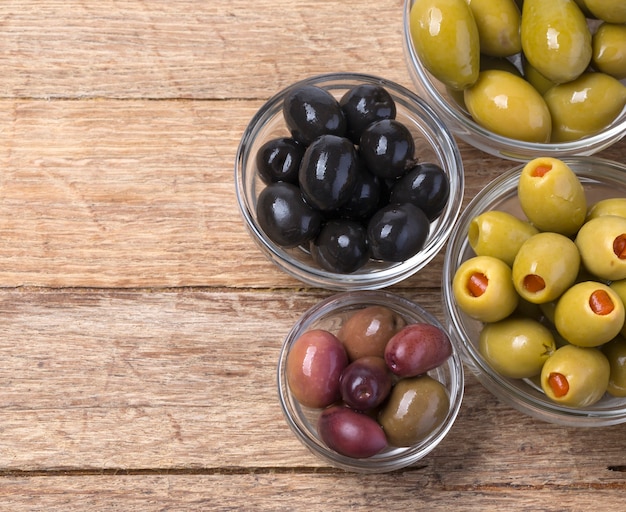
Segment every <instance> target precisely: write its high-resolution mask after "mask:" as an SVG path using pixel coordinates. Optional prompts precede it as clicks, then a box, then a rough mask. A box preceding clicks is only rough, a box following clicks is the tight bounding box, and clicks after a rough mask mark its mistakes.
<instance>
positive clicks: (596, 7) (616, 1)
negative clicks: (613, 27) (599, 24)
mask: <svg viewBox="0 0 626 512" xmlns="http://www.w3.org/2000/svg"><path fill="white" fill-rule="evenodd" d="M583 1H584V3H585V6H586V7H587V9H588V10H589V12H590V13H591V14H592V15H593V16H595V17H596V18H598V19H600V20H603V21H608V22H609V23H626V2H624V0H583Z"/></svg>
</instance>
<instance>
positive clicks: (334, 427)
mask: <svg viewBox="0 0 626 512" xmlns="http://www.w3.org/2000/svg"><path fill="white" fill-rule="evenodd" d="M317 430H318V432H319V435H320V437H321V438H322V441H324V443H326V445H327V446H328V447H329V448H330V449H331V450H334V451H336V452H337V453H340V454H342V455H346V456H347V457H354V458H356V459H362V458H365V457H371V456H373V455H376V454H377V453H379V452H380V451H382V450H383V449H384V448H385V447H386V446H387V438H386V437H385V433H384V432H383V429H382V427H381V426H380V425H379V424H378V422H377V421H376V420H375V419H373V418H371V417H370V416H367V415H366V414H362V413H359V412H356V411H353V410H352V409H349V408H348V407H344V406H341V405H334V406H332V407H329V408H328V409H324V410H323V411H322V413H321V414H320V417H319V420H318V423H317Z"/></svg>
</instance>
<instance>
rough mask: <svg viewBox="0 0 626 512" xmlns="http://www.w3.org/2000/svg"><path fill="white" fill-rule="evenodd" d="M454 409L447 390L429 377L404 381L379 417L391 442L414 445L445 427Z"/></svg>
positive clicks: (398, 444)
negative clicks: (440, 426)
mask: <svg viewBox="0 0 626 512" xmlns="http://www.w3.org/2000/svg"><path fill="white" fill-rule="evenodd" d="M449 406H450V398H449V396H448V392H447V390H446V388H445V387H444V386H443V384H441V382H439V381H438V380H436V379H433V378H432V377H429V376H428V375H422V376H420V377H411V378H408V379H401V380H400V381H398V383H397V384H396V385H395V386H394V388H393V389H392V390H391V396H390V397H389V400H388V401H387V403H386V405H385V406H384V408H383V409H382V410H381V412H380V415H379V418H378V419H379V422H380V424H381V425H382V427H383V430H384V431H385V435H386V436H387V441H388V442H389V444H391V445H393V446H411V445H413V444H416V443H418V442H420V441H421V440H423V439H425V438H426V437H427V436H428V435H429V434H430V433H431V432H433V431H434V430H435V429H436V428H437V427H439V425H441V424H442V423H443V422H444V420H445V418H446V416H447V414H448V409H449Z"/></svg>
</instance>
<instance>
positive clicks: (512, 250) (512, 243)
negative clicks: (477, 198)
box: [467, 210, 539, 266]
mask: <svg viewBox="0 0 626 512" xmlns="http://www.w3.org/2000/svg"><path fill="white" fill-rule="evenodd" d="M538 232H539V231H538V230H537V228H536V227H534V226H533V225H532V224H530V223H529V222H526V221H523V220H520V219H518V218H517V217H515V216H514V215H511V214H510V213H508V212H504V211H497V210H491V211H487V212H483V213H481V214H480V215H477V216H476V217H474V218H473V219H472V220H471V222H470V225H469V229H468V232H467V239H468V241H469V244H470V246H471V247H472V249H474V252H475V253H476V254H477V255H478V256H493V257H494V258H498V259H501V260H502V261H504V262H505V263H506V264H507V265H509V266H512V265H513V261H514V260H515V255H516V254H517V251H518V250H519V248H520V247H521V246H522V244H523V243H524V242H525V241H526V240H528V239H529V238H530V237H531V236H533V235H536V234H537V233H538Z"/></svg>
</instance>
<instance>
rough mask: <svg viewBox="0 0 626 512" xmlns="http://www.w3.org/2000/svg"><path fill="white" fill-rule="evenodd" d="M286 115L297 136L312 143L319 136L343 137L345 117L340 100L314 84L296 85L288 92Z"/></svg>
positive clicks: (288, 123) (305, 142) (294, 135)
mask: <svg viewBox="0 0 626 512" xmlns="http://www.w3.org/2000/svg"><path fill="white" fill-rule="evenodd" d="M283 117H284V118H285V123H286V124H287V128H289V130H290V131H291V135H292V136H293V138H294V139H296V140H298V141H300V142H302V143H303V144H310V143H311V142H313V141H314V140H315V139H317V138H318V137H319V136H320V135H326V134H330V135H338V136H343V135H345V133H346V126H347V124H346V118H345V116H344V113H343V111H342V110H341V106H340V105H339V102H338V101H337V100H336V99H335V97H334V96H333V95H332V94H331V93H330V92H328V91H327V90H326V89H322V88H321V87H317V86H315V85H305V86H302V87H294V88H293V89H291V90H290V91H288V92H287V94H286V95H285V99H284V101H283Z"/></svg>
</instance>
